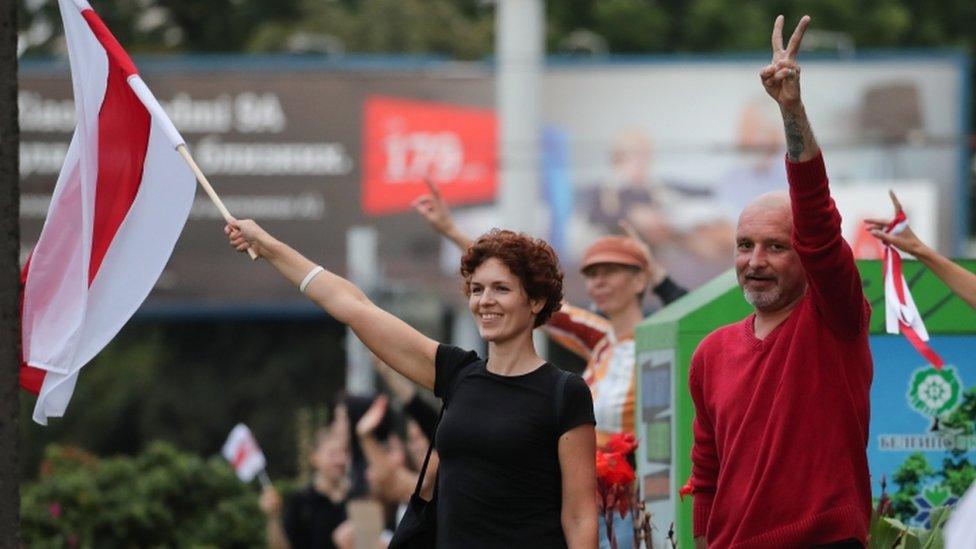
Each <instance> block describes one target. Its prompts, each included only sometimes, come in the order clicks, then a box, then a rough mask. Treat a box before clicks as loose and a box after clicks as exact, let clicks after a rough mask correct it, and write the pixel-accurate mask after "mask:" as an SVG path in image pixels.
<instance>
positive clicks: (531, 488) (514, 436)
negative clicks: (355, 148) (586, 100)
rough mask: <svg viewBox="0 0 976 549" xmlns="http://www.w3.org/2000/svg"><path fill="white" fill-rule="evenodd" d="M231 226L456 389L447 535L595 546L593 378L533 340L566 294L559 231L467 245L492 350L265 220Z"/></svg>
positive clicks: (411, 363) (500, 234) (372, 345)
mask: <svg viewBox="0 0 976 549" xmlns="http://www.w3.org/2000/svg"><path fill="white" fill-rule="evenodd" d="M225 231H226V232H227V234H228V236H229V238H230V243H231V245H232V246H233V247H234V248H236V249H237V250H238V251H241V252H243V251H246V250H247V249H251V250H253V251H254V252H256V253H257V255H258V256H259V257H262V258H264V259H265V260H267V261H268V262H269V263H271V264H272V265H273V266H274V267H275V268H276V269H278V271H279V272H281V274H282V275H284V276H285V277H286V278H287V279H288V280H290V281H292V282H293V283H295V284H297V285H298V286H299V288H300V289H301V290H302V291H303V292H305V293H306V294H307V295H308V297H309V298H310V299H311V300H312V301H314V302H315V303H317V304H318V305H319V306H321V307H322V308H323V309H325V310H326V311H327V312H328V313H329V314H331V315H332V316H333V317H334V318H336V319H337V320H339V321H340V322H343V323H345V324H347V325H349V327H351V328H352V329H353V332H355V333H356V336H357V337H359V339H360V340H362V342H363V343H365V344H366V346H367V347H369V349H370V350H372V351H373V353H375V354H376V355H377V356H378V357H379V358H380V360H382V361H383V362H385V363H387V364H389V365H390V366H391V367H392V368H393V369H395V370H396V371H398V372H400V373H401V374H403V375H404V376H406V377H408V378H410V379H411V380H412V381H413V382H414V383H417V384H418V385H421V386H423V387H426V388H428V389H432V390H433V391H434V393H435V394H436V395H437V396H439V397H441V398H442V399H444V402H445V405H446V410H445V412H444V416H443V418H442V419H441V423H440V425H439V427H438V430H437V448H438V451H439V453H440V472H439V475H440V477H439V479H438V505H437V518H438V531H437V538H438V546H440V547H464V548H468V547H512V546H519V547H527V546H531V547H534V548H547V547H574V548H575V547H587V548H592V547H596V545H597V502H596V471H595V463H594V459H593V456H594V454H595V452H596V440H595V439H596V436H595V434H594V430H593V425H594V423H595V422H594V420H593V403H592V400H591V397H590V392H589V389H588V388H587V387H586V384H585V383H584V382H583V380H582V379H581V378H580V377H579V376H576V375H571V374H566V373H563V372H562V371H561V370H559V369H558V368H556V367H555V366H553V365H551V364H549V363H548V362H546V361H545V360H543V359H542V358H541V357H540V356H539V355H538V353H536V350H535V347H534V345H533V342H532V330H533V329H534V328H536V327H538V326H541V325H542V324H543V323H545V321H546V320H547V319H548V318H549V317H550V316H551V315H552V313H553V312H554V311H556V310H557V309H558V308H559V306H560V304H561V301H562V272H561V271H560V269H559V263H558V260H557V259H556V254H555V252H554V251H553V250H552V248H551V247H550V246H549V245H548V244H546V243H545V242H544V241H542V240H538V239H534V238H531V237H528V236H526V235H523V234H518V233H514V232H512V231H503V230H498V229H495V230H492V231H491V232H489V233H488V234H486V235H484V236H482V237H481V238H479V239H478V240H477V241H476V242H475V243H474V244H472V245H471V246H470V247H469V248H468V249H467V250H466V251H465V254H464V257H463V258H462V259H461V276H462V277H463V279H464V288H465V293H466V294H467V296H468V306H469V309H470V310H471V313H472V315H474V318H475V321H476V323H477V325H478V331H479V333H480V334H481V337H482V338H484V339H485V340H486V341H487V342H488V356H489V358H488V359H487V360H483V359H480V358H479V357H478V356H477V354H476V353H474V352H470V351H464V350H462V349H458V348H456V347H452V346H448V345H440V344H438V343H437V342H436V341H434V340H432V339H430V338H428V337H427V336H425V335H423V334H422V333H420V332H418V331H417V330H415V329H413V328H411V327H410V326H408V325H407V324H406V323H405V322H403V321H402V320H400V319H398V318H396V317H394V316H393V315H391V314H389V313H387V312H386V311H383V310H382V309H380V308H379V307H377V306H376V305H375V304H373V303H372V302H371V301H370V300H369V299H368V298H367V297H366V295H365V294H364V293H363V292H362V291H361V290H360V289H359V288H357V287H356V286H355V285H353V284H352V283H350V282H349V281H347V280H345V279H343V278H341V277H339V276H337V275H335V274H333V273H330V272H328V271H325V270H324V269H322V267H319V266H316V265H315V264H314V263H312V262H311V261H309V260H308V259H306V258H305V257H303V256H302V255H301V254H299V253H298V252H296V251H295V250H293V249H292V248H290V247H289V246H287V245H286V244H284V243H282V242H280V241H278V240H276V239H274V238H273V237H272V236H271V235H269V234H268V233H267V232H265V231H264V230H263V229H261V227H259V226H258V225H257V224H256V223H254V222H253V221H250V220H245V221H231V222H230V223H229V224H228V225H227V227H226V229H225Z"/></svg>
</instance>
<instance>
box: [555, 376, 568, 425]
mask: <svg viewBox="0 0 976 549" xmlns="http://www.w3.org/2000/svg"><path fill="white" fill-rule="evenodd" d="M569 375H570V374H569V372H567V371H566V370H563V369H561V368H560V369H559V380H558V381H556V398H555V400H554V402H553V408H554V409H555V412H556V431H559V420H560V418H562V415H563V393H564V392H565V391H566V380H567V379H569ZM560 434H562V433H560ZM557 438H558V437H557Z"/></svg>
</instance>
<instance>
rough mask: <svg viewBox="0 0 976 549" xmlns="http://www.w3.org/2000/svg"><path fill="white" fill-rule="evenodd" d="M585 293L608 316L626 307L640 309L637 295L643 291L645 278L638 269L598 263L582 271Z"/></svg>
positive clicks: (645, 283) (645, 282)
mask: <svg viewBox="0 0 976 549" xmlns="http://www.w3.org/2000/svg"><path fill="white" fill-rule="evenodd" d="M583 276H584V277H585V278H586V293H587V294H589V296H590V299H591V300H593V303H594V304H595V305H596V306H597V308H598V309H600V310H601V311H603V312H604V313H605V314H607V315H608V316H613V315H615V314H618V313H620V312H622V311H625V310H626V309H627V308H628V307H638V308H639V307H640V302H638V301H637V295H638V294H640V293H641V292H643V291H644V287H645V286H646V285H647V276H646V275H644V273H643V272H641V271H640V270H638V269H635V268H633V267H629V266H627V265H618V264H616V263H598V264H596V265H592V266H590V267H588V268H587V269H586V270H585V271H583Z"/></svg>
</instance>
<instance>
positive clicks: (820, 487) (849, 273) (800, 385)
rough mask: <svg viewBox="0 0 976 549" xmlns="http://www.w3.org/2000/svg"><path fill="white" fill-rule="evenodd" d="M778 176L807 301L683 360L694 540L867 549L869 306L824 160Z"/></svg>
mask: <svg viewBox="0 0 976 549" xmlns="http://www.w3.org/2000/svg"><path fill="white" fill-rule="evenodd" d="M787 175H788V177H789V183H790V199H791V202H792V208H793V224H794V228H793V246H794V249H795V250H796V252H797V253H798V254H799V256H800V260H801V262H802V264H803V267H804V270H805V271H806V275H807V283H808V285H807V290H806V295H804V297H803V298H802V299H801V300H800V302H799V304H798V305H797V306H796V308H795V309H794V310H793V312H792V313H791V314H790V316H789V317H788V318H787V319H786V320H785V321H783V323H782V324H780V325H779V326H777V327H776V328H775V329H774V330H773V331H772V332H771V333H770V334H769V335H768V336H766V338H765V339H762V340H759V339H756V337H755V335H754V332H753V319H754V315H749V316H748V317H747V318H745V319H744V320H742V321H740V322H737V323H735V324H731V325H729V326H725V327H722V328H719V329H718V330H716V331H714V332H713V333H711V334H710V335H709V336H708V337H706V338H705V340H704V341H702V343H701V345H699V347H698V349H697V350H696V351H695V355H694V357H693V358H692V363H691V372H690V375H689V386H690V389H691V395H692V398H693V400H694V402H695V409H696V412H697V413H696V418H695V423H694V433H695V443H694V447H693V449H692V464H693V467H692V487H693V493H694V535H695V537H700V536H706V538H707V539H708V542H709V546H710V547H719V548H722V549H725V548H746V547H749V548H753V547H771V548H772V547H776V548H779V547H806V546H810V545H816V544H823V543H830V542H834V541H841V540H846V539H857V540H860V541H861V542H862V543H865V544H866V542H867V533H868V523H869V521H870V513H871V486H870V481H869V477H868V463H867V453H866V450H865V449H866V446H867V442H868V416H869V411H870V406H869V392H870V388H871V376H872V364H871V354H870V350H869V348H868V322H869V320H870V316H871V315H870V306H869V305H868V303H867V301H866V300H865V298H864V294H863V292H862V290H861V279H860V275H859V274H858V271H857V267H856V266H855V264H854V258H853V254H852V253H851V249H850V247H849V246H848V245H847V243H846V242H845V241H844V240H843V238H842V237H841V232H840V214H839V213H838V212H837V208H836V207H835V206H834V202H833V200H832V199H831V198H830V191H829V188H828V186H827V174H826V170H825V168H824V163H823V157H822V156H821V155H818V156H817V157H816V158H814V159H812V160H810V161H807V162H802V163H793V162H789V161H787Z"/></svg>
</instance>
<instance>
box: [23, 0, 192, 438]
mask: <svg viewBox="0 0 976 549" xmlns="http://www.w3.org/2000/svg"><path fill="white" fill-rule="evenodd" d="M58 5H59V7H60V9H61V18H62V20H63V21H64V32H65V38H66V40H67V45H68V57H69V60H70V65H71V83H72V88H73V90H74V99H75V114H76V117H77V127H76V128H75V132H74V135H73V136H72V138H71V143H70V145H69V146H68V153H67V156H66V158H65V161H64V166H63V167H62V169H61V174H60V175H59V176H58V181H57V185H56V186H55V188H54V193H53V196H52V198H51V206H50V208H49V210H48V214H47V219H46V220H45V222H44V228H43V230H42V232H41V236H40V239H39V240H38V242H37V245H36V246H35V247H34V250H33V251H32V252H31V256H30V259H29V260H28V263H27V265H26V266H25V267H24V271H23V273H22V281H23V294H22V299H23V301H22V306H23V310H22V321H23V327H22V342H23V353H24V357H23V358H24V364H22V366H21V385H22V386H23V387H24V388H25V389H27V390H29V391H33V392H35V393H38V398H37V404H36V405H35V408H34V421H36V422H38V423H40V424H46V423H47V418H49V417H61V416H62V415H63V414H64V411H65V409H66V408H67V406H68V402H69V400H70V399H71V394H72V393H73V392H74V387H75V383H76V382H77V380H78V371H79V370H80V369H81V368H82V367H83V366H84V365H85V364H86V363H88V362H89V361H90V360H91V359H92V358H94V357H95V355H96V354H98V352H99V351H101V349H102V348H103V347H104V346H105V345H106V344H108V342H109V341H111V339H112V338H113V337H115V334H117V333H118V331H119V330H120V329H121V328H122V326H123V325H124V324H125V323H126V322H127V321H128V319H129V318H130V317H131V316H132V314H133V313H135V311H136V309H138V308H139V305H140V304H142V302H143V301H144V300H145V298H146V296H147V295H149V292H150V291H151V290H152V288H153V286H154V285H155V283H156V280H157V279H158V278H159V275H160V273H162V271H163V267H165V265H166V262H167V261H168V259H169V256H170V254H171V253H172V251H173V247H174V246H175V245H176V241H177V239H178V238H179V235H180V232H181V231H182V230H183V225H184V224H185V223H186V219H187V216H188V215H189V211H190V206H191V205H192V203H193V194H194V191H195V181H194V175H193V173H192V172H191V171H190V169H189V167H188V166H187V165H186V163H185V162H184V161H183V159H182V158H181V156H180V154H179V153H178V152H177V151H176V147H177V146H178V145H181V144H183V138H182V137H181V136H180V134H179V132H178V131H177V130H176V128H175V127H174V126H173V123H172V122H171V121H170V120H169V118H168V117H167V116H166V114H165V113H164V112H163V109H162V107H160V105H159V103H158V102H157V101H156V99H155V98H154V97H153V95H152V93H151V92H150V91H149V89H148V88H147V87H146V85H145V83H144V82H143V81H142V79H141V78H140V77H139V74H138V72H137V71H136V67H135V65H134V64H133V63H132V60H131V59H130V58H129V56H128V55H127V54H126V52H125V50H123V49H122V46H120V45H119V43H118V42H117V41H116V40H115V37H113V36H112V33H111V32H109V30H108V28H107V27H106V26H105V24H104V23H103V22H102V20H101V19H100V18H99V17H98V15H96V14H95V12H94V11H92V9H91V6H90V5H89V4H88V2H86V1H85V0H58Z"/></svg>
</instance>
